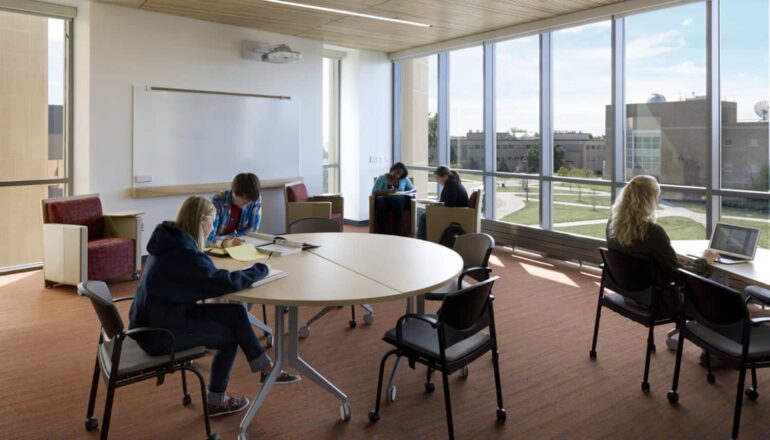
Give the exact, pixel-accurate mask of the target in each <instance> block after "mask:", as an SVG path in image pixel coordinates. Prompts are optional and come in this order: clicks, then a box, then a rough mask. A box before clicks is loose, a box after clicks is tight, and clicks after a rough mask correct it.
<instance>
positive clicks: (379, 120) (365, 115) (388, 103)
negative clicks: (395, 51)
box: [335, 48, 393, 220]
mask: <svg viewBox="0 0 770 440" xmlns="http://www.w3.org/2000/svg"><path fill="white" fill-rule="evenodd" d="M335 49H337V48H335ZM345 51H346V52H347V56H346V57H345V58H344V59H343V60H342V86H341V90H340V93H341V101H342V103H341V109H340V111H341V117H340V121H341V124H340V131H341V133H340V150H341V152H340V167H341V173H342V178H341V179H342V180H341V183H342V194H343V195H344V196H345V217H346V218H348V219H351V220H367V219H368V218H369V194H370V193H371V189H372V183H373V179H374V177H376V176H378V175H380V174H382V173H384V172H386V171H387V170H388V168H389V166H390V162H391V160H392V157H391V156H392V154H391V152H392V149H393V142H392V137H393V135H392V123H391V121H392V117H393V116H392V115H393V112H392V107H393V105H392V97H391V89H392V67H391V62H390V60H389V59H388V57H387V55H386V54H385V53H382V52H371V51H364V50H345ZM372 158H374V159H375V160H376V161H375V162H371V159H372Z"/></svg>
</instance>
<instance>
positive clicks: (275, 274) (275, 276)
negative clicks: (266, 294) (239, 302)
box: [251, 267, 289, 287]
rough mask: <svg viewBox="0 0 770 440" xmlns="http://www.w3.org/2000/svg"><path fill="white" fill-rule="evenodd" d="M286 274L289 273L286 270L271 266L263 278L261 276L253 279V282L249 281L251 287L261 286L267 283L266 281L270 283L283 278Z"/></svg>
mask: <svg viewBox="0 0 770 440" xmlns="http://www.w3.org/2000/svg"><path fill="white" fill-rule="evenodd" d="M287 275H289V272H286V271H285V270H280V269H273V268H272V267H271V268H270V271H269V272H268V273H267V275H266V276H265V277H264V278H262V279H261V280H259V281H254V282H253V283H251V287H257V286H261V285H263V284H267V283H270V282H272V281H275V280H279V279H281V278H284V277H286V276H287Z"/></svg>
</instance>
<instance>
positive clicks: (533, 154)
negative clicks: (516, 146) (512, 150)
mask: <svg viewBox="0 0 770 440" xmlns="http://www.w3.org/2000/svg"><path fill="white" fill-rule="evenodd" d="M524 161H525V162H526V163H527V172H529V173H536V172H537V171H538V168H540V145H533V146H532V147H530V148H529V149H528V150H527V154H525V155H524Z"/></svg>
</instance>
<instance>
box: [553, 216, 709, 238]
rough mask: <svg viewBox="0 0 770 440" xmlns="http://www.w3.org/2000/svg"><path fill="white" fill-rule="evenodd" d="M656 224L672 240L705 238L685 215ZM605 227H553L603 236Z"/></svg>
mask: <svg viewBox="0 0 770 440" xmlns="http://www.w3.org/2000/svg"><path fill="white" fill-rule="evenodd" d="M658 224H659V225H661V226H663V229H665V230H666V233H667V234H668V236H669V237H670V238H671V239H672V240H703V239H705V238H706V229H705V228H704V227H703V226H701V225H700V224H698V223H696V222H694V221H692V220H690V219H689V218H687V217H663V218H660V219H658ZM605 227H606V224H596V225H585V226H569V227H562V228H555V229H556V230H557V231H561V232H568V233H570V234H577V235H586V236H589V237H596V238H605V229H604V228H605Z"/></svg>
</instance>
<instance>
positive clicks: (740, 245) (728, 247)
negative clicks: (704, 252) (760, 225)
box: [709, 223, 759, 264]
mask: <svg viewBox="0 0 770 440" xmlns="http://www.w3.org/2000/svg"><path fill="white" fill-rule="evenodd" d="M757 243H759V229H755V228H749V227H746V226H736V225H730V224H727V223H717V225H716V227H715V228H714V234H713V235H712V236H711V242H710V243H709V249H712V250H715V251H717V252H718V253H719V259H718V260H717V263H722V264H736V263H743V262H746V261H751V260H753V259H754V254H755V253H756V252H757Z"/></svg>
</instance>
